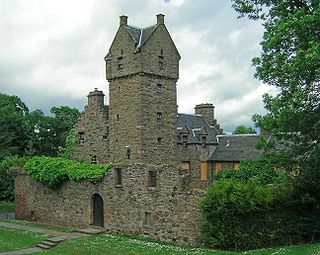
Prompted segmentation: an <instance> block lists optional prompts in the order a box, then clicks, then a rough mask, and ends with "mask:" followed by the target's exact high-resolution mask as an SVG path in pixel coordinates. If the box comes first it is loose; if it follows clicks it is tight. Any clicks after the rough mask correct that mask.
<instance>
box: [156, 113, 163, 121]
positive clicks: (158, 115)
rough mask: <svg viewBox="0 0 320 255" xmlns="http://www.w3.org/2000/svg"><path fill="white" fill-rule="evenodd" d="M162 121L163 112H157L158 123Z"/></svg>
mask: <svg viewBox="0 0 320 255" xmlns="http://www.w3.org/2000/svg"><path fill="white" fill-rule="evenodd" d="M161 120H162V112H157V122H158V123H160V122H161Z"/></svg>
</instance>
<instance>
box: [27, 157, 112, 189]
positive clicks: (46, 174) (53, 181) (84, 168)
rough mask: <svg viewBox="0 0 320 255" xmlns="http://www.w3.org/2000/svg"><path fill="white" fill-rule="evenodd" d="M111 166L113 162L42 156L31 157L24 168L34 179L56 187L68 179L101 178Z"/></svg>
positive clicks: (50, 186)
mask: <svg viewBox="0 0 320 255" xmlns="http://www.w3.org/2000/svg"><path fill="white" fill-rule="evenodd" d="M111 167H112V165H111V164H103V165H93V164H89V163H88V162H80V161H75V160H70V159H66V158H60V157H57V158H53V157H44V156H41V157H33V158H32V159H30V160H29V161H28V162H27V163H26V165H25V167H24V168H25V170H26V171H27V172H28V173H29V174H30V176H31V177H32V178H33V179H35V180H37V181H39V182H41V183H42V184H43V185H44V186H46V187H49V188H55V187H57V186H59V185H60V184H61V183H62V182H64V181H66V180H72V181H79V180H83V179H101V178H103V177H104V176H106V175H107V174H108V172H109V169H110V168H111Z"/></svg>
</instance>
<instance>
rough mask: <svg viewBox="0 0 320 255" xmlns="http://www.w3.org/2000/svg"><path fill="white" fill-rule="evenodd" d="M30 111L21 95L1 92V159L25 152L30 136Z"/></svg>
mask: <svg viewBox="0 0 320 255" xmlns="http://www.w3.org/2000/svg"><path fill="white" fill-rule="evenodd" d="M28 112H29V110H28V108H27V106H26V105H25V104H24V103H23V102H22V101H21V99H20V98H19V97H17V96H9V95H6V94H2V93H0V160H1V159H3V158H4V157H5V156H8V155H22V154H24V150H25V149H26V148H27V145H28V140H29V137H30V129H29V127H28V124H27V115H28Z"/></svg>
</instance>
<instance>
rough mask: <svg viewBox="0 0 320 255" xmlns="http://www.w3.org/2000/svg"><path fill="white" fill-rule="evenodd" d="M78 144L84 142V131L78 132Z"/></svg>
mask: <svg viewBox="0 0 320 255" xmlns="http://www.w3.org/2000/svg"><path fill="white" fill-rule="evenodd" d="M79 144H84V132H79Z"/></svg>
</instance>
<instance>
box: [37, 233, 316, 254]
mask: <svg viewBox="0 0 320 255" xmlns="http://www.w3.org/2000/svg"><path fill="white" fill-rule="evenodd" d="M34 254H43V255H50V254H52V255H58V254H70V255H71V254H77V255H169V254H170V255H182V254H183V255H193V254H194V255H236V254H239V255H240V254H241V255H316V254H320V244H310V245H295V246H287V247H280V248H270V249H261V250H255V251H247V252H242V253H241V252H239V253H238V252H223V251H213V250H207V249H198V248H183V247H179V246H174V245H170V244H165V243H159V242H156V241H148V240H147V239H142V238H133V237H124V236H112V235H98V236H90V237H83V238H79V239H75V240H69V241H65V242H62V243H61V244H59V245H58V246H57V247H55V248H53V249H50V250H47V251H43V252H41V253H34Z"/></svg>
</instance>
